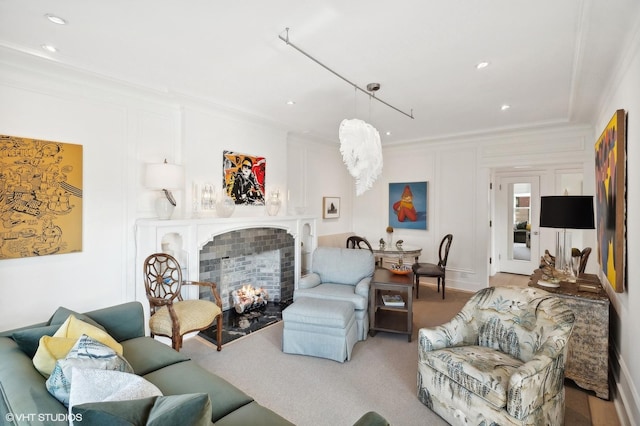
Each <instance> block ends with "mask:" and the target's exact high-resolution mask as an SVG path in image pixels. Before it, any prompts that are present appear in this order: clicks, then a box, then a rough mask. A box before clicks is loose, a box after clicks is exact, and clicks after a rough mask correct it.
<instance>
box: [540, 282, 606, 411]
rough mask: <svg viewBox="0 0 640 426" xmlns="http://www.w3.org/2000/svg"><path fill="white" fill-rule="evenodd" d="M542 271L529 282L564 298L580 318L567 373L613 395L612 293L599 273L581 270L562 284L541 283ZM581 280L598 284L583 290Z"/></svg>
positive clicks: (585, 386) (580, 383) (600, 392)
mask: <svg viewBox="0 0 640 426" xmlns="http://www.w3.org/2000/svg"><path fill="white" fill-rule="evenodd" d="M541 278H542V271H540V270H539V269H537V270H535V271H534V273H533V275H531V280H530V281H529V286H531V287H536V288H539V289H542V290H546V291H548V292H549V293H553V294H555V295H556V296H558V297H560V298H562V299H563V300H564V302H565V303H566V304H567V306H569V308H570V309H571V310H572V311H573V313H574V315H575V317H576V321H575V324H574V326H573V332H572V333H571V337H570V338H569V348H568V351H567V359H566V362H565V373H564V375H565V377H566V378H569V379H571V380H573V381H574V382H575V383H576V384H577V385H578V386H580V387H581V388H583V389H589V390H592V391H594V392H595V393H596V396H598V397H599V398H602V399H609V297H608V296H607V292H606V291H605V290H604V289H603V288H602V284H601V283H600V280H599V279H598V276H597V275H593V274H581V275H580V276H579V277H578V279H577V282H575V283H571V282H567V281H560V283H559V284H560V286H559V287H555V288H554V287H546V286H542V285H539V284H538V280H540V279H541ZM579 284H588V285H592V286H594V287H595V289H594V291H580V290H578V285H579Z"/></svg>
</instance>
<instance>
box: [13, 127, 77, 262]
mask: <svg viewBox="0 0 640 426" xmlns="http://www.w3.org/2000/svg"><path fill="white" fill-rule="evenodd" d="M79 251H82V145H75V144H70V143H64V142H53V141H47V140H40V139H29V138H23V137H16V136H6V135H0V259H14V258H22V257H32V256H46V255H50V254H62V253H73V252H79Z"/></svg>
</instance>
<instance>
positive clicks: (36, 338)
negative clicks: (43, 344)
mask: <svg viewBox="0 0 640 426" xmlns="http://www.w3.org/2000/svg"><path fill="white" fill-rule="evenodd" d="M59 328H60V324H55V325H45V326H43V327H35V328H28V329H26V330H20V331H16V332H14V333H13V334H12V335H11V337H12V338H13V340H14V341H15V342H16V344H17V345H18V347H19V348H20V349H21V350H22V352H24V353H25V354H27V356H28V357H29V358H33V356H34V355H35V354H36V351H37V350H38V345H39V344H40V338H41V337H42V336H53V335H54V334H55V332H56V331H58V329H59Z"/></svg>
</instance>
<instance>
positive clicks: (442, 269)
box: [411, 234, 453, 299]
mask: <svg viewBox="0 0 640 426" xmlns="http://www.w3.org/2000/svg"><path fill="white" fill-rule="evenodd" d="M452 240H453V235H452V234H447V235H445V236H444V238H443V239H442V241H441V242H440V249H439V250H438V256H439V260H438V263H421V262H416V263H414V264H413V266H412V268H411V269H412V270H413V276H414V279H415V284H416V299H417V298H418V297H420V277H435V278H437V280H438V293H440V282H441V281H442V298H443V299H444V287H445V277H446V273H447V259H448V258H449V248H450V247H451V241H452Z"/></svg>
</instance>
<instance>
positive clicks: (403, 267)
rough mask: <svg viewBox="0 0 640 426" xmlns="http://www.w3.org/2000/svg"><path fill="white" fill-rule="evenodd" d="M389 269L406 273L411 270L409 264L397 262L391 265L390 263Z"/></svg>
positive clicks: (398, 272) (402, 273)
mask: <svg viewBox="0 0 640 426" xmlns="http://www.w3.org/2000/svg"><path fill="white" fill-rule="evenodd" d="M389 270H390V271H391V272H393V273H394V274H398V275H407V274H408V273H409V272H411V266H408V265H398V264H397V263H394V264H393V265H391V269H389Z"/></svg>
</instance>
